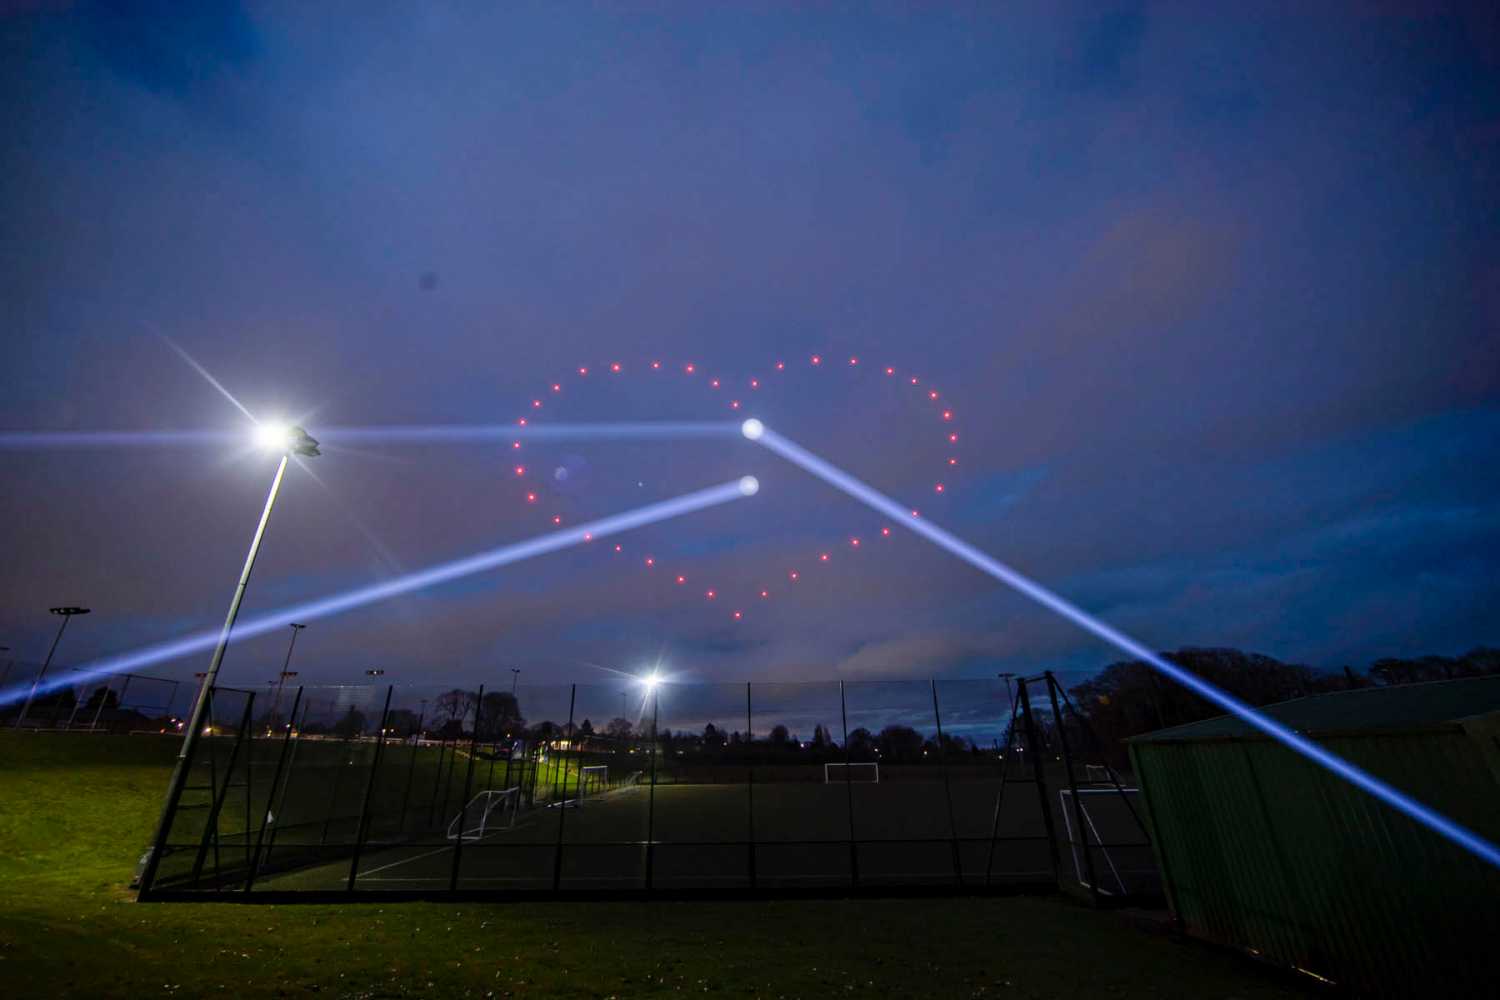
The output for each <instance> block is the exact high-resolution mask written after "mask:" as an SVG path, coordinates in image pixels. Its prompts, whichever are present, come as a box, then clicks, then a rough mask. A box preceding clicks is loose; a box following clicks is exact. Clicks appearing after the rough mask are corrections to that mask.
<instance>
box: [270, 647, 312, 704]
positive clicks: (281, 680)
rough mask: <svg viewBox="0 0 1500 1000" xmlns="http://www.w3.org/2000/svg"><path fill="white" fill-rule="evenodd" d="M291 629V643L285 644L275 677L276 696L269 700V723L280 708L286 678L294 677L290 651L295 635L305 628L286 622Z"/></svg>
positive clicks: (294, 672)
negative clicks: (283, 653)
mask: <svg viewBox="0 0 1500 1000" xmlns="http://www.w3.org/2000/svg"><path fill="white" fill-rule="evenodd" d="M288 624H289V625H291V627H292V641H291V642H289V643H287V647H286V659H285V660H282V661H281V673H279V674H277V675H276V694H275V695H274V696H273V697H272V698H271V723H272V724H273V725H274V724H275V722H276V710H277V709H278V708H280V707H281V689H282V687H283V686H284V685H285V684H286V679H287V678H288V677H296V676H297V672H296V671H295V670H293V669H291V667H292V650H294V649H296V648H297V633H298V632H301V631H302V630H303V629H305V628H307V626H306V625H299V624H298V623H297V622H288Z"/></svg>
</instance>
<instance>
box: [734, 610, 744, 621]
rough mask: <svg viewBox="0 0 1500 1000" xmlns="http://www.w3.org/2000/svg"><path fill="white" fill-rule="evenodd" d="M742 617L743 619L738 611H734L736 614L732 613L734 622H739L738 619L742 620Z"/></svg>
mask: <svg viewBox="0 0 1500 1000" xmlns="http://www.w3.org/2000/svg"><path fill="white" fill-rule="evenodd" d="M743 617H745V616H744V615H743V614H741V613H740V612H738V611H736V612H735V613H734V620H735V621H739V620H740V619H741V618H743Z"/></svg>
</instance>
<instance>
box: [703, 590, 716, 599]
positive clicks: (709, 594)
mask: <svg viewBox="0 0 1500 1000" xmlns="http://www.w3.org/2000/svg"><path fill="white" fill-rule="evenodd" d="M703 596H705V597H707V598H708V599H709V600H710V601H711V600H713V599H714V598H715V597H718V596H719V595H718V593H717V592H716V591H712V590H710V591H708V592H706V593H705V594H704V595H703Z"/></svg>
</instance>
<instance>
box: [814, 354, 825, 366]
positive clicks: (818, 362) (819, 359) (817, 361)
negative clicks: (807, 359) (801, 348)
mask: <svg viewBox="0 0 1500 1000" xmlns="http://www.w3.org/2000/svg"><path fill="white" fill-rule="evenodd" d="M812 363H813V364H815V365H821V364H822V363H823V358H822V357H821V356H819V355H817V354H814V355H813V356H812Z"/></svg>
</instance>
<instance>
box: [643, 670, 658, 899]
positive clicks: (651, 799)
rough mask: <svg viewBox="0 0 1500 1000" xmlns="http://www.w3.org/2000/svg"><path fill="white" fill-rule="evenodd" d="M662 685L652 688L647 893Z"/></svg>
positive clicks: (653, 841) (653, 852) (652, 860)
mask: <svg viewBox="0 0 1500 1000" xmlns="http://www.w3.org/2000/svg"><path fill="white" fill-rule="evenodd" d="M660 688H661V685H660V684H657V685H653V686H652V688H651V789H650V791H649V792H648V793H647V794H648V796H649V797H648V798H647V799H646V891H647V892H650V891H651V882H652V874H653V872H652V867H653V865H654V864H655V863H656V747H657V743H658V742H659V740H660V734H659V733H658V732H657V728H656V724H657V722H658V719H659V716H660V714H661V711H660V710H661V693H660Z"/></svg>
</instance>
